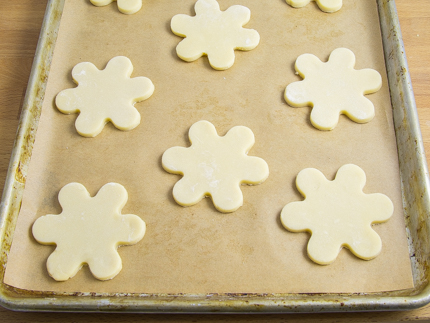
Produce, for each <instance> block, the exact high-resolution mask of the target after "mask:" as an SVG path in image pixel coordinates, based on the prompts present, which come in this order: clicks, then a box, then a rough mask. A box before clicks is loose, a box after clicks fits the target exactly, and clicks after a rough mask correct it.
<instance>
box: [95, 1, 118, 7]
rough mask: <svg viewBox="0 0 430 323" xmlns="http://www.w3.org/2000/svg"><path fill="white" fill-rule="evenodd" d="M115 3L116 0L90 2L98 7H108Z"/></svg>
mask: <svg viewBox="0 0 430 323" xmlns="http://www.w3.org/2000/svg"><path fill="white" fill-rule="evenodd" d="M113 1H114V0H90V2H91V3H92V4H93V5H95V6H97V7H102V6H106V5H108V4H110V3H112V2H113Z"/></svg>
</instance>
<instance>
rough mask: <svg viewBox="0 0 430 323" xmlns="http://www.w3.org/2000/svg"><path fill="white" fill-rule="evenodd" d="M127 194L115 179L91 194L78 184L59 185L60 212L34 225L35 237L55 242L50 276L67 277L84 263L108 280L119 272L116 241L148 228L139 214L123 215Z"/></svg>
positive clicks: (130, 240)
mask: <svg viewBox="0 0 430 323" xmlns="http://www.w3.org/2000/svg"><path fill="white" fill-rule="evenodd" d="M127 199H128V195H127V191H126V190H125V188H124V187H123V186H122V185H120V184H116V183H108V184H106V185H104V186H103V187H102V188H101V189H100V190H99V192H98V193H97V195H96V196H94V197H91V196H90V194H89V193H88V191H87V190H86V188H85V187H84V186H83V185H82V184H79V183H70V184H67V185H66V186H64V187H63V188H62V189H61V190H60V193H59V195H58V200H59V202H60V205H61V207H62V208H63V212H61V214H58V215H53V214H48V215H45V216H42V217H40V218H39V219H37V220H36V222H35V223H34V224H33V236H34V238H35V239H36V240H37V242H39V243H42V244H56V245H57V247H56V249H55V250H54V252H53V253H52V254H51V255H50V256H49V258H48V261H47V263H46V265H47V268H48V273H49V275H51V276H52V278H54V279H55V280H58V281H64V280H67V279H69V278H71V277H73V276H74V275H75V274H76V273H77V272H78V271H79V270H80V268H81V267H82V265H83V264H88V266H89V268H90V270H91V272H92V274H93V275H94V277H96V278H97V279H100V280H107V279H112V278H113V277H115V276H116V275H117V274H118V273H119V272H120V271H121V268H122V263H121V258H120V256H119V254H118V251H117V248H118V246H119V245H132V244H135V243H137V242H138V241H139V240H141V239H142V238H143V236H144V234H145V229H146V226H145V222H144V221H143V220H142V219H141V218H139V217H138V216H137V215H133V214H121V210H122V208H123V207H124V205H125V203H126V202H127Z"/></svg>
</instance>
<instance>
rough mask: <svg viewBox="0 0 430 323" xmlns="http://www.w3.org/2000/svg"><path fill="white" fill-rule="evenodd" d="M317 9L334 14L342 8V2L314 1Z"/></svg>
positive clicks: (334, 0)
mask: <svg viewBox="0 0 430 323" xmlns="http://www.w3.org/2000/svg"><path fill="white" fill-rule="evenodd" d="M316 1H317V4H318V7H319V8H320V9H321V10H322V11H324V12H328V13H331V12H336V11H338V10H339V9H340V8H342V0H316Z"/></svg>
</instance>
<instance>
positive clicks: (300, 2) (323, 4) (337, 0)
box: [286, 0, 342, 13]
mask: <svg viewBox="0 0 430 323" xmlns="http://www.w3.org/2000/svg"><path fill="white" fill-rule="evenodd" d="M286 1H287V3H288V4H289V5H290V6H291V7H294V8H301V7H304V6H306V5H307V4H308V3H309V2H311V0H286ZM314 1H315V2H316V3H317V5H318V7H319V8H320V9H321V10H322V11H324V12H329V13H330V12H336V11H338V10H339V9H340V8H341V7H342V0H314Z"/></svg>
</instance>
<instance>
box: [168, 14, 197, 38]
mask: <svg viewBox="0 0 430 323" xmlns="http://www.w3.org/2000/svg"><path fill="white" fill-rule="evenodd" d="M194 19H195V18H194V17H190V16H188V15H184V14H179V15H176V16H173V18H172V19H171V20H170V29H171V30H172V32H173V33H174V34H175V35H177V36H181V37H187V35H188V34H189V33H190V32H192V31H193V21H194Z"/></svg>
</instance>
